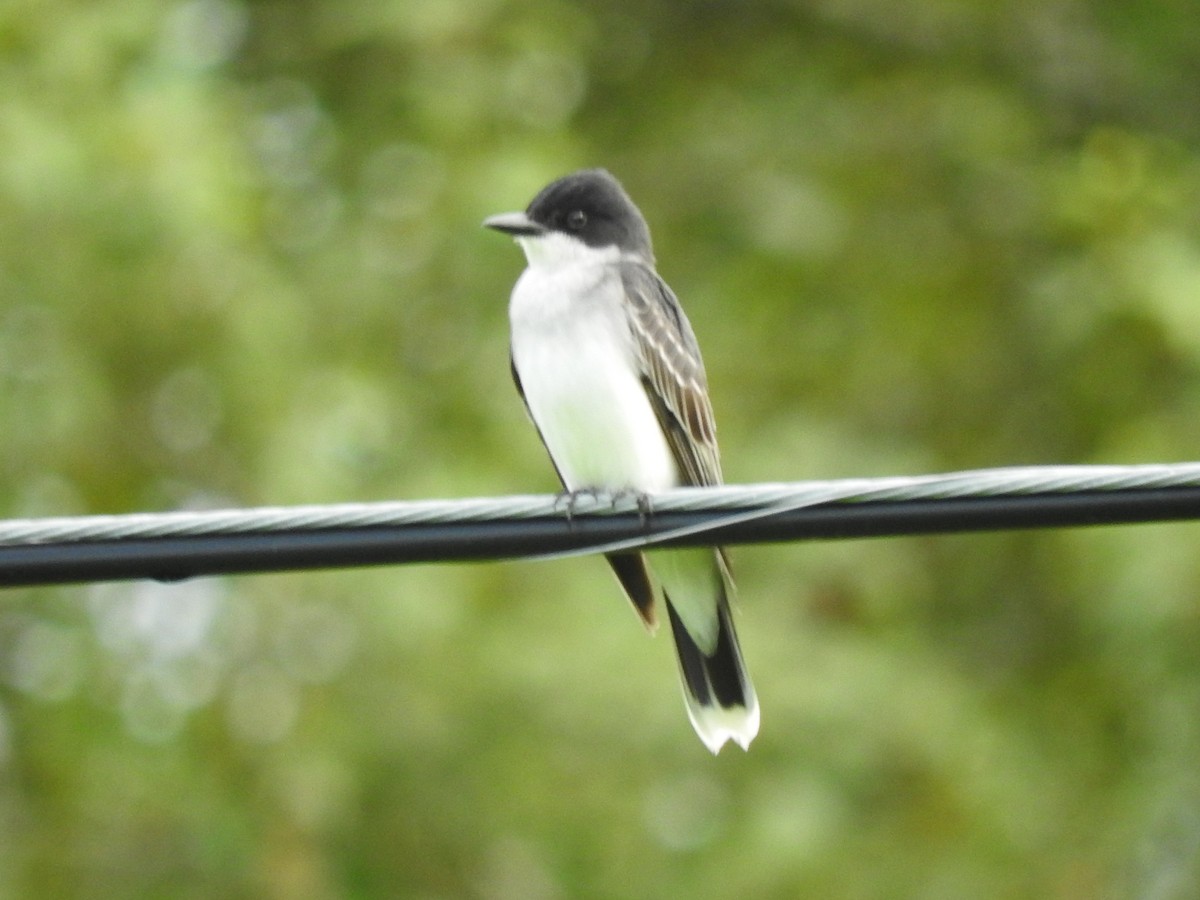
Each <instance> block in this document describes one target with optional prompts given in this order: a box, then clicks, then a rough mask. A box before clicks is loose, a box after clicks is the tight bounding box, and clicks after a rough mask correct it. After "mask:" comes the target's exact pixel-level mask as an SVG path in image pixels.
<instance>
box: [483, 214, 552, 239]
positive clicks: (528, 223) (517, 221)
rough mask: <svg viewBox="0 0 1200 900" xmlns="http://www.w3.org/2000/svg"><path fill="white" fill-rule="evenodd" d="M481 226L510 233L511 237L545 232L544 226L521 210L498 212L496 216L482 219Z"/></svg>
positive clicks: (531, 235)
mask: <svg viewBox="0 0 1200 900" xmlns="http://www.w3.org/2000/svg"><path fill="white" fill-rule="evenodd" d="M483 227H484V228H494V229H496V230H497V231H503V232H504V233H505V234H511V235H512V236H513V237H534V236H536V235H539V234H545V233H546V229H545V228H543V227H542V226H541V225H539V224H538V223H537V222H535V221H533V219H531V218H529V216H527V215H525V213H523V212H510V213H500V214H499V215H497V216H488V217H487V218H486V219H484V220H483Z"/></svg>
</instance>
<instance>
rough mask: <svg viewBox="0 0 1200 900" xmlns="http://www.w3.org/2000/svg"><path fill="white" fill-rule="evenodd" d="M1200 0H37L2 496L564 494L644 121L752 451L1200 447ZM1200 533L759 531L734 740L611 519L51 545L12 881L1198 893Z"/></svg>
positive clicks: (750, 477) (7, 689)
mask: <svg viewBox="0 0 1200 900" xmlns="http://www.w3.org/2000/svg"><path fill="white" fill-rule="evenodd" d="M1198 68H1200V25H1198V24H1197V20H1196V17H1195V10H1193V9H1191V8H1189V5H1188V4H1186V3H1169V2H1157V3H1156V2H1150V3H1142V4H1132V5H1131V4H1119V3H1113V2H1104V0H1091V2H1086V0H1051V2H1035V0H1011V2H1001V3H992V2H984V0H964V2H957V3H952V2H946V0H913V2H910V3H904V4H895V3H890V2H883V0H817V2H803V0H793V2H790V3H788V2H782V0H777V2H767V0H754V2H701V3H669V2H665V0H650V2H639V3H632V2H615V3H601V2H596V0H590V2H583V3H568V2H565V0H523V2H505V0H482V2H479V0H477V2H466V0H392V2H377V3H368V2H361V0H350V2H343V3H328V2H314V0H289V2H283V0H275V2H267V0H261V2H260V0H250V2H239V0H183V2H172V3H158V2H150V0H93V2H89V3H78V2H74V3H73V2H67V0H43V2H40V3H35V2H31V0H7V2H3V3H0V515H5V516H34V515H52V514H71V513H84V512H124V511H134V510H157V509H170V508H180V507H211V506H243V505H253V504H261V503H272V504H286V503H294V502H326V501H336V500H353V499H384V498H413V499H416V498H426V497H447V496H470V495H477V494H505V493H513V492H531V491H546V490H552V489H554V487H555V484H554V481H553V477H552V472H551V469H550V467H549V465H548V464H547V462H546V461H545V459H544V458H543V456H542V451H541V448H540V446H539V444H538V442H537V439H536V437H535V435H534V433H533V431H532V429H531V428H530V427H529V426H528V424H527V423H526V422H525V420H524V416H523V413H522V409H521V406H520V403H519V401H518V399H517V397H516V395H515V393H514V392H513V390H512V388H511V386H510V385H509V384H508V375H507V336H506V328H507V326H506V315H505V307H506V301H507V296H508V291H509V289H510V287H511V285H512V282H513V280H514V279H515V277H516V275H517V273H518V272H519V271H520V269H521V267H522V260H521V257H520V254H519V252H518V251H517V250H516V249H515V248H513V247H511V246H509V245H507V244H506V243H505V242H504V241H501V240H499V239H497V237H496V236H495V235H491V234H488V233H485V232H483V231H482V230H480V229H479V227H478V226H479V222H480V220H481V219H482V218H483V217H484V216H485V215H487V214H490V213H493V212H498V211H502V210H507V209H513V208H519V207H521V206H523V205H524V204H525V203H526V201H527V200H528V199H529V198H530V197H531V196H532V194H533V193H534V192H535V191H536V190H537V189H538V188H539V187H541V186H542V184H544V183H545V182H547V181H549V180H550V179H551V178H554V177H556V176H558V175H561V174H563V173H565V172H567V171H570V170H571V169H574V168H577V167H580V166H584V165H604V166H607V167H608V168H610V169H611V170H613V171H614V172H615V173H616V174H617V175H618V176H619V177H621V178H622V179H623V180H624V182H625V183H626V186H627V187H628V188H629V190H630V192H631V193H632V194H633V196H634V197H635V198H636V199H637V200H638V202H639V203H640V205H641V206H642V208H643V210H644V212H645V213H646V215H647V218H648V219H649V221H650V223H651V226H652V228H653V231H654V235H655V239H656V249H657V251H658V256H659V261H660V265H659V268H660V271H661V272H662V273H663V274H664V276H665V277H666V278H667V280H668V281H669V282H670V283H671V284H672V285H673V287H674V288H675V289H676V291H677V293H678V294H679V296H680V297H681V298H682V299H683V302H684V304H685V305H686V307H687V309H688V311H689V314H690V316H691V318H692V321H693V324H694V325H695V328H696V331H697V333H698V335H699V337H700V341H701V344H702V346H703V347H704V350H705V355H706V361H707V365H708V369H709V376H710V379H711V382H712V392H713V397H714V402H715V406H716V410H717V414H718V418H719V420H720V424H721V439H722V446H723V450H724V461H725V470H726V473H727V477H728V478H729V479H730V480H731V481H760V480H773V479H800V478H826V477H841V476H856V475H863V476H866V475H884V474H894V473H914V474H915V473H921V472H929V471H939V470H951V469H957V468H966V467H976V466H999V465H1010V464H1037V463H1059V462H1062V463H1100V462H1112V463H1139V462H1153V461H1170V460H1177V459H1195V458H1196V457H1197V455H1198V453H1197V448H1198V447H1200V414H1198V412H1200V105H1198V104H1197V103H1196V100H1195V74H1196V72H1197V70H1198ZM1198 538H1200V530H1198V528H1197V526H1192V525H1182V524H1181V525H1170V526H1153V527H1150V526H1145V527H1129V528H1110V529H1099V530H1074V531H1057V532H1051V531H1047V532H1037V533H1032V534H1001V535H973V536H963V537H943V538H930V539H906V540H888V541H860V542H852V543H841V544H814V545H787V546H773V547H759V548H745V549H741V550H739V551H738V552H737V553H736V554H735V556H736V560H735V562H736V563H737V565H738V574H739V579H740V587H741V603H740V616H741V630H742V634H743V642H744V645H745V649H746V653H747V657H748V659H749V661H750V664H751V667H752V669H753V671H754V673H755V676H756V681H757V684H758V689H759V694H760V697H761V700H762V705H763V711H764V712H763V728H762V733H761V736H760V738H759V739H758V741H757V742H756V744H755V746H754V748H753V750H752V751H751V752H750V753H749V754H744V755H743V754H740V753H738V752H736V751H726V752H725V753H724V754H722V755H721V756H720V757H718V758H716V759H713V758H711V757H709V756H708V754H707V752H706V751H705V750H704V749H703V747H702V746H701V745H700V743H699V742H698V741H697V740H696V739H695V737H694V736H693V735H692V733H691V730H690V728H689V727H688V724H687V721H686V717H685V715H684V712H683V707H682V704H681V702H680V699H679V697H678V689H677V687H676V685H675V683H674V682H675V675H674V671H673V667H674V662H673V659H672V656H671V653H670V650H669V648H668V645H667V642H666V641H665V640H664V639H663V638H662V637H659V638H658V639H657V640H654V641H651V640H649V639H648V638H646V637H645V635H644V634H642V633H641V631H640V629H639V627H638V625H637V622H636V620H635V618H634V616H632V615H630V613H629V611H628V610H627V609H626V608H625V602H624V600H623V599H622V598H621V596H620V593H619V591H618V590H617V588H616V586H615V584H614V583H613V582H612V581H611V579H610V578H609V576H608V575H607V574H606V573H605V571H604V566H603V565H602V564H600V563H598V562H596V561H595V560H578V561H574V562H560V563H542V564H534V563H520V564H518V563H512V564H504V565H499V564H497V565H487V566H473V567H466V566H464V567H451V566H430V567H420V568H407V569H402V568H393V569H380V570H369V571H347V572H327V573H315V574H303V575H300V574H296V575H290V574H289V575H278V576H260V577H252V578H251V577H247V578H237V579H224V580H222V579H210V580H200V581H196V582H192V583H184V584H179V585H160V584H116V585H97V586H80V587H74V588H69V589H57V590H10V591H8V592H6V593H4V595H3V598H2V600H3V603H2V605H0V896H4V897H10V896H11V897H16V896H88V897H131V896H173V897H177V896H184V897H187V896H195V897H210V896H229V897H238V896H267V897H288V898H293V897H374V896H405V897H420V898H440V897H446V898H448V897H461V896H465V897H478V898H485V900H498V898H522V900H542V898H559V897H630V898H633V897H638V898H641V897H682V896H687V897H696V898H700V897H713V898H716V897H730V896H745V897H781V898H783V897H797V896H812V897H828V898H874V897H880V898H910V897H911V898H962V897H972V898H1018V897H1021V898H1023V897H1052V898H1071V900H1073V898H1093V897H1101V896H1110V897H1125V896H1131V897H1132V896H1137V897H1154V898H1185V897H1194V896H1196V894H1197V892H1198V891H1200V813H1198V812H1197V810H1200V776H1198V774H1197V768H1196V761H1197V759H1200V640H1198V639H1200V602H1198V600H1200V596H1198V595H1200V555H1198V554H1197V553H1196V551H1195V544H1196V541H1197V539H1198Z"/></svg>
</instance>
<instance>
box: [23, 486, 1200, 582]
mask: <svg viewBox="0 0 1200 900" xmlns="http://www.w3.org/2000/svg"><path fill="white" fill-rule="evenodd" d="M753 509H755V508H754V507H746V508H745V509H744V510H739V509H737V508H733V509H729V508H726V509H722V510H721V511H719V512H711V511H709V512H657V513H653V514H652V515H650V516H649V517H645V518H643V517H641V516H639V515H638V514H637V513H636V512H633V513H628V514H606V515H603V516H595V515H580V514H577V515H575V516H573V517H571V518H570V519H569V520H568V519H567V517H566V516H557V517H546V518H535V519H514V520H500V521H489V522H455V523H446V524H417V525H405V526H378V527H376V526H372V527H351V528H337V529H333V528H329V529H322V530H294V531H273V532H270V533H266V532H248V533H241V534H233V535H221V536H216V535H197V536H179V537H159V538H134V539H128V538H123V539H115V540H89V541H59V542H53V541H52V542H45V543H30V544H13V545H0V586H5V587H14V586H29V585H39V584H40V585H45V584H71V583H79V582H89V581H120V580H127V579H138V578H153V579H157V580H161V581H175V580H179V579H183V578H189V577H194V576H200V575H230V574H245V573H253V572H280V571H286V570H295V569H324V568H340V567H351V566H373V565H391V564H400V563H431V562H464V561H480V560H496V559H507V558H518V557H532V556H546V555H552V554H558V553H568V552H572V551H582V550H587V549H589V548H599V547H602V545H604V544H608V543H611V542H614V541H620V540H624V539H628V538H636V537H642V536H654V535H657V534H664V533H667V532H673V531H676V530H678V529H681V528H703V527H704V526H705V525H706V524H709V523H713V522H716V521H723V520H725V519H727V518H729V517H731V516H736V515H737V514H738V513H739V512H750V511H752V510H753ZM1181 519H1200V487H1166V488H1136V489H1128V490H1115V491H1114V490H1106V491H1084V492H1074V493H1061V494H1031V495H1024V496H997V497H964V498H946V499H938V500H888V501H875V502H861V503H845V502H839V503H829V504H824V505H816V506H808V507H804V508H801V509H795V510H789V511H784V512H775V513H770V514H768V515H765V516H761V517H759V518H754V519H751V520H749V521H742V522H738V523H736V524H729V525H721V526H718V527H716V528H713V529H710V530H703V531H702V532H698V533H694V534H690V535H688V536H687V537H683V538H676V539H672V540H669V541H666V542H664V543H665V544H667V545H669V546H700V545H707V544H750V543H771V542H782V541H797V540H834V539H844V538H863V537H885V536H900V535H919V534H938V533H949V532H969V531H991V530H999V529H1020V528H1051V527H1063V526H1076V525H1114V524H1129V523H1136V522H1162V521H1176V520H1181Z"/></svg>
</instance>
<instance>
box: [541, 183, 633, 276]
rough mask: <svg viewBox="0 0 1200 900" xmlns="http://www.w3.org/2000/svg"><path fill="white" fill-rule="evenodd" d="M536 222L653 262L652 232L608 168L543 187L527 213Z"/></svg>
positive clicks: (585, 241)
mask: <svg viewBox="0 0 1200 900" xmlns="http://www.w3.org/2000/svg"><path fill="white" fill-rule="evenodd" d="M525 214H526V215H527V216H529V218H530V219H532V220H533V221H534V222H537V223H538V224H539V225H541V226H543V227H545V228H547V229H550V230H551V231H559V232H562V233H564V234H569V235H571V236H573V237H575V238H578V239H579V240H581V241H583V242H584V243H585V244H587V245H588V246H589V247H611V246H616V247H618V248H619V249H620V250H621V251H622V252H623V253H634V254H637V255H639V256H641V257H642V258H643V259H645V260H646V261H647V262H652V261H653V259H654V253H653V250H652V249H651V245H650V229H649V227H647V225H646V220H645V219H644V218H642V213H641V211H640V210H639V209H638V208H637V207H636V206H635V205H634V203H633V201H632V200H631V199H629V195H628V194H627V193H625V189H624V188H623V187H621V183H620V182H619V181H617V179H615V178H614V177H613V176H612V175H610V174H609V173H608V172H607V171H605V170H604V169H582V170H580V171H578V172H573V173H572V174H570V175H566V176H564V177H562V178H560V179H558V180H557V181H554V182H552V183H550V184H548V185H547V186H546V187H544V188H542V190H541V192H540V193H539V194H538V195H537V196H536V197H534V198H533V201H532V202H531V203H530V204H529V206H528V207H527V208H526V210H525Z"/></svg>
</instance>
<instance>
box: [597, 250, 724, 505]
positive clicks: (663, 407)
mask: <svg viewBox="0 0 1200 900" xmlns="http://www.w3.org/2000/svg"><path fill="white" fill-rule="evenodd" d="M621 278H622V281H623V283H624V286H625V293H626V296H627V297H628V298H629V305H628V307H627V308H628V311H629V328H630V331H631V333H632V334H633V340H634V346H635V348H636V350H637V355H638V362H639V364H640V366H641V372H642V383H643V384H644V385H645V387H646V394H647V396H649V398H650V402H651V404H652V405H653V406H654V411H655V413H657V415H658V420H659V424H660V425H662V429H663V432H664V433H665V434H666V436H667V441H668V443H669V444H670V445H671V452H672V453H673V454H674V456H675V461H676V463H677V464H678V466H679V470H680V473H681V474H682V476H683V479H684V483H685V484H692V485H713V484H720V483H721V458H720V454H719V452H718V450H717V427H716V421H715V419H714V417H713V410H712V404H711V403H710V402H709V399H708V379H707V378H706V377H705V375H704V363H703V361H702V360H701V359H700V347H699V345H698V344H697V343H696V336H695V334H693V333H692V326H691V325H690V324H689V323H688V320H687V317H686V316H685V315H684V314H683V309H682V308H681V307H680V306H679V301H678V300H677V299H676V297H675V294H674V293H672V292H671V289H670V288H669V287H668V286H667V284H666V282H664V281H663V280H662V279H661V278H660V277H659V276H658V274H657V273H656V272H655V271H654V270H653V269H651V268H650V267H648V266H646V265H644V264H641V263H637V262H627V263H625V264H624V265H623V266H622V268H621Z"/></svg>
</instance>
